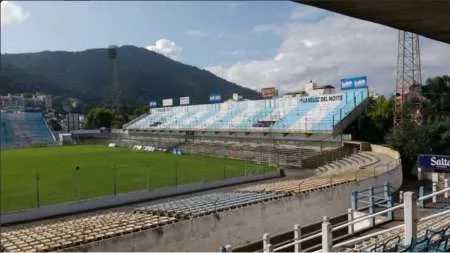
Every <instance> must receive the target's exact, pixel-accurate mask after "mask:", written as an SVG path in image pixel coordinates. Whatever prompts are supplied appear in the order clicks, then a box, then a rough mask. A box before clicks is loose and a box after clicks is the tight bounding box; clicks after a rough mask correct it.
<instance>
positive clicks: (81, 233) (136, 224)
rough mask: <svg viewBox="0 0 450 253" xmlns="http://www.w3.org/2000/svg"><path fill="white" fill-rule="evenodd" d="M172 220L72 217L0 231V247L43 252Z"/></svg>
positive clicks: (143, 216)
mask: <svg viewBox="0 0 450 253" xmlns="http://www.w3.org/2000/svg"><path fill="white" fill-rule="evenodd" d="M174 220H175V218H173V217H164V216H159V215H150V214H141V213H132V212H112V213H106V214H100V215H94V216H88V217H81V218H73V219H70V220H66V221H59V222H55V223H50V224H40V225H33V226H30V227H23V228H17V229H2V232H1V237H0V238H1V239H0V242H1V245H2V247H3V248H4V249H5V251H8V252H43V251H59V250H60V249H64V248H68V247H71V246H76V245H79V244H83V243H88V242H92V241H96V240H101V239H106V238H110V237H113V236H119V235H123V234H127V233H132V232H136V231H140V230H143V229H149V228H156V227H158V226H162V225H164V224H167V223H169V222H172V221H174Z"/></svg>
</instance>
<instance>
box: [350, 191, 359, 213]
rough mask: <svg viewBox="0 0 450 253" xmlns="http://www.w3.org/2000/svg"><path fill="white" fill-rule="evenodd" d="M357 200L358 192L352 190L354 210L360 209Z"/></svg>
mask: <svg viewBox="0 0 450 253" xmlns="http://www.w3.org/2000/svg"><path fill="white" fill-rule="evenodd" d="M357 201H358V192H356V191H354V192H352V199H351V202H352V209H353V211H358V204H357Z"/></svg>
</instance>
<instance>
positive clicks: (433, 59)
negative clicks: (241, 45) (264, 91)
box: [207, 8, 450, 94]
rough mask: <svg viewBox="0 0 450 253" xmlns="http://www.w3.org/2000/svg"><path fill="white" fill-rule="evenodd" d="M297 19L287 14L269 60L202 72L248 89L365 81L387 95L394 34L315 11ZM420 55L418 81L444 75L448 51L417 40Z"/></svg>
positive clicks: (391, 81)
mask: <svg viewBox="0 0 450 253" xmlns="http://www.w3.org/2000/svg"><path fill="white" fill-rule="evenodd" d="M296 11H298V10H297V9H295V10H294V12H293V13H295V12H296ZM302 15H303V16H302ZM302 15H300V14H298V13H297V14H295V15H294V14H292V15H291V17H290V19H289V20H288V21H287V22H286V23H284V24H282V25H280V27H279V33H275V34H276V35H278V36H280V40H281V43H280V45H279V47H278V49H277V50H276V52H275V53H274V54H273V55H272V56H271V57H268V58H266V59H263V60H252V59H251V58H250V57H249V58H248V59H247V60H243V61H239V62H237V63H235V64H233V65H231V66H223V65H218V66H212V67H209V68H207V69H208V70H210V71H211V72H213V73H214V74H217V75H219V76H221V77H222V78H225V79H227V80H229V81H232V82H236V83H238V84H240V85H243V86H246V87H249V88H253V89H259V88H262V87H264V86H266V85H268V84H271V85H275V86H277V87H278V88H279V89H280V90H281V91H290V90H298V89H302V88H303V84H305V83H307V82H308V81H309V80H315V81H317V82H318V83H321V84H332V85H335V86H338V85H339V80H340V79H341V78H344V77H350V76H357V75H367V76H368V80H369V85H370V86H372V87H373V88H375V89H376V90H377V91H378V92H380V93H383V94H391V93H392V91H393V89H394V81H395V71H396V64H397V33H398V31H397V30H394V29H391V28H388V27H385V26H382V25H377V24H374V23H370V22H366V21H362V20H358V19H354V18H350V17H346V16H343V15H338V14H327V13H324V11H319V10H317V9H315V8H314V10H313V11H307V12H306V14H305V12H302ZM292 16H294V17H292ZM318 17H320V18H318ZM312 19H316V21H315V22H311V20H312ZM305 20H306V21H305ZM421 55H422V56H421V59H422V69H423V79H424V80H425V78H426V77H428V76H432V75H438V74H444V73H447V74H448V73H449V72H448V70H449V69H450V45H447V44H444V43H440V42H434V41H431V40H428V39H424V38H421Z"/></svg>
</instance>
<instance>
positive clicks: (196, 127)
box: [125, 89, 368, 133]
mask: <svg viewBox="0 0 450 253" xmlns="http://www.w3.org/2000/svg"><path fill="white" fill-rule="evenodd" d="M367 97H368V92H367V89H356V90H351V91H346V92H342V93H337V94H332V95H324V96H287V97H281V98H273V99H264V100H247V101H233V100H229V101H226V102H224V103H220V104H206V105H191V106H177V107H166V108H155V109H151V113H150V114H149V115H145V116H143V117H140V118H138V119H137V120H135V121H133V122H131V123H129V124H127V125H125V129H127V130H129V131H139V130H161V129H163V130H185V131H244V132H245V131H252V132H253V131H262V132H264V131H270V132H304V133H334V132H335V131H337V129H336V128H337V127H338V125H339V123H340V122H341V121H342V120H343V119H345V118H346V117H347V116H349V114H350V113H351V112H353V111H354V110H355V109H356V108H357V107H358V106H360V105H361V104H363V102H364V101H365V100H366V99H367Z"/></svg>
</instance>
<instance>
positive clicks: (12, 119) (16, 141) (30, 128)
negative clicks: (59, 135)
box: [0, 109, 55, 149]
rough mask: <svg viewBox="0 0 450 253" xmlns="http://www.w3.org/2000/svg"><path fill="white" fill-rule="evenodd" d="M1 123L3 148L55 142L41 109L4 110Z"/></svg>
mask: <svg viewBox="0 0 450 253" xmlns="http://www.w3.org/2000/svg"><path fill="white" fill-rule="evenodd" d="M0 124H1V134H2V137H1V148H2V149H7V148H18V147H29V146H32V145H50V144H53V143H54V142H55V137H54V135H53V134H52V132H51V130H50V129H49V127H48V125H47V122H46V120H45V118H44V116H43V115H42V112H41V111H40V110H34V109H31V110H30V109H23V110H15V111H11V110H2V111H1V112H0Z"/></svg>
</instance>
